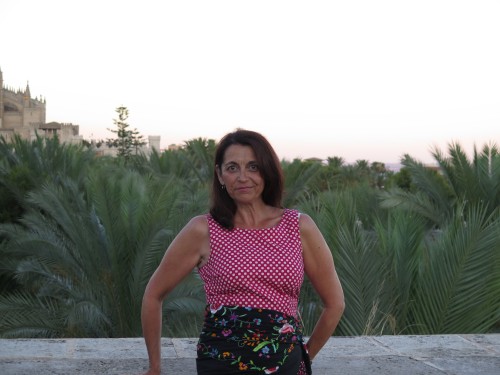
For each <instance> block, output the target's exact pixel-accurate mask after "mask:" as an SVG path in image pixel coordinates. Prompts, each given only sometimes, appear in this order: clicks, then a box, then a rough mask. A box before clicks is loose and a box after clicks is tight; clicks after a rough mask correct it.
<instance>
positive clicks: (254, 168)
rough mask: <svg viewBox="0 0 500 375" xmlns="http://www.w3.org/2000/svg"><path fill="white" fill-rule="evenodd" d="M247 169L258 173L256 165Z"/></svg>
mask: <svg viewBox="0 0 500 375" xmlns="http://www.w3.org/2000/svg"><path fill="white" fill-rule="evenodd" d="M248 169H250V170H251V171H258V170H259V166H258V165H257V164H252V165H251V166H250V167H249V168H248Z"/></svg>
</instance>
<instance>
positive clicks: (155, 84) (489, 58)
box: [0, 0, 500, 163]
mask: <svg viewBox="0 0 500 375" xmlns="http://www.w3.org/2000/svg"><path fill="white" fill-rule="evenodd" d="M0 10H1V13H2V22H1V23H0V33H1V35H2V36H3V37H2V46H1V47H0V69H1V70H2V72H3V79H4V86H6V87H10V88H13V89H16V90H17V89H21V90H24V88H25V87H26V84H27V82H29V86H30V90H31V95H32V97H40V96H42V97H43V98H45V99H46V100H47V122H50V121H57V122H63V123H73V124H75V125H79V126H80V134H81V135H83V136H84V138H86V139H89V140H90V139H105V138H112V137H114V134H113V133H111V132H110V131H108V130H107V129H108V128H114V125H113V119H115V118H116V117H117V115H116V112H115V109H116V108H117V107H119V106H125V107H127V108H128V109H129V111H130V117H129V119H128V123H129V124H130V126H131V127H132V128H136V129H137V130H138V131H139V132H140V134H142V135H144V136H146V137H147V136H148V135H159V136H161V147H162V148H166V147H168V146H169V145H170V144H182V143H184V142H185V141H188V140H191V139H194V138H200V137H201V138H208V139H215V140H218V139H220V137H222V136H223V135H224V134H225V133H227V132H229V131H233V130H234V129H236V128H245V129H250V130H255V131H258V132H261V133H262V134H263V135H264V136H266V137H267V138H268V139H269V141H270V142H271V143H272V145H273V146H274V147H275V149H276V151H277V153H278V156H279V157H280V158H284V159H289V160H291V159H294V158H302V159H306V158H312V157H317V158H321V159H326V158H327V157H342V158H343V159H344V160H345V161H346V162H348V163H352V162H355V161H356V160H368V161H370V162H375V161H379V162H383V163H398V162H399V161H400V159H401V157H402V156H403V154H409V155H411V156H413V157H415V158H416V159H417V160H420V161H422V162H424V163H432V162H433V161H434V160H433V158H432V155H431V150H432V148H433V147H437V148H438V149H440V150H441V151H442V152H444V153H446V152H447V148H448V145H449V144H450V143H452V142H457V143H459V144H460V145H461V146H462V147H463V148H464V150H465V151H466V152H467V153H468V154H471V153H472V150H473V147H474V145H475V146H476V147H477V148H478V149H479V150H481V148H482V147H483V146H484V145H485V144H488V143H492V142H493V143H496V144H497V145H499V143H500V69H499V68H498V67H499V66H500V48H498V46H499V45H500V22H498V19H500V3H499V2H498V1H482V0H480V1H458V2H457V1H451V0H434V1H428V0H423V1H420V2H405V1H400V0H399V1H396V0H394V1H388V0H381V1H378V2H373V1H359V0H353V1H349V2H332V1H314V0H312V1H307V2H306V1H286V2H285V1H265V2H264V1H252V2H245V1H234V0H233V1H210V2H206V1H189V0H186V1H182V2H161V1H152V0H150V1H143V2H140V3H139V2H137V1H130V0H125V1H124V0H122V1H116V0H111V1H102V2H101V1H99V2H97V1H96V0H90V1H85V2H83V1H73V2H68V1H62V0H48V1H45V2H39V1H35V0H3V1H2V4H1V6H0Z"/></svg>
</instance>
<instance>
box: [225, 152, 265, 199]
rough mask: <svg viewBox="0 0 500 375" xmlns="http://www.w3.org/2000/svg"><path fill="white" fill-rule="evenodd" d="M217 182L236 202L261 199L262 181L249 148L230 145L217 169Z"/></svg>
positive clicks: (253, 154)
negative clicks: (223, 186)
mask: <svg viewBox="0 0 500 375" xmlns="http://www.w3.org/2000/svg"><path fill="white" fill-rule="evenodd" d="M217 175H218V177H219V182H220V183H221V184H223V185H225V188H226V190H227V193H228V194H229V196H230V197H231V198H233V199H234V200H235V201H236V202H240V203H250V202H252V201H254V200H259V199H262V198H261V196H262V192H263V191H264V179H263V178H262V175H261V174H260V169H259V165H258V163H257V158H256V157H255V153H254V151H253V149H252V147H250V146H243V145H231V146H229V147H228V148H227V149H226V152H225V153H224V160H223V161H222V165H219V166H218V168H217Z"/></svg>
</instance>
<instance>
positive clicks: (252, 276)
mask: <svg viewBox="0 0 500 375" xmlns="http://www.w3.org/2000/svg"><path fill="white" fill-rule="evenodd" d="M207 220H208V228H209V232H210V257H209V259H208V262H207V263H206V264H205V265H203V266H202V267H200V269H199V270H198V272H199V274H200V276H201V278H202V280H203V281H204V283H205V292H206V296H207V303H208V304H210V305H212V306H214V307H218V306H221V305H228V306H235V305H236V306H245V307H253V308H263V309H272V310H277V311H280V312H284V313H286V314H289V315H292V316H294V317H296V316H297V305H298V299H299V293H300V287H301V285H302V282H303V280H304V261H303V258H302V243H301V241H300V231H299V212H298V211H296V210H290V209H285V210H284V212H283V216H282V218H281V220H280V222H279V223H278V224H277V225H276V226H274V227H271V228H263V229H242V228H233V229H231V230H228V229H225V228H224V227H222V226H221V225H220V224H219V223H217V222H216V221H215V220H214V219H213V218H212V216H211V215H207Z"/></svg>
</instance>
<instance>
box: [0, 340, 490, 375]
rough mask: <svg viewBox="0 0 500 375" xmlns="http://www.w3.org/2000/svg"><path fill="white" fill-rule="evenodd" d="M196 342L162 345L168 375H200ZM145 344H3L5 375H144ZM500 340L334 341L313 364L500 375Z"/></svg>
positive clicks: (330, 368) (322, 369) (346, 369)
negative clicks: (142, 373)
mask: <svg viewBox="0 0 500 375" xmlns="http://www.w3.org/2000/svg"><path fill="white" fill-rule="evenodd" d="M196 342H197V339H193V338H185V339H171V338H163V339H162V357H163V369H164V373H165V374H179V375H184V374H193V375H194V374H196V364H195V358H196ZM146 368H147V352H146V347H145V345H144V341H143V339H142V338H117V339H0V373H1V374H2V375H17V374H28V373H36V374H37V375H48V374H70V373H71V374H73V373H77V374H89V375H93V374H96V375H97V374H113V375H115V374H122V375H127V374H140V373H141V371H144V370H145V369H146ZM499 369H500V334H490V335H433V336H358V337H332V338H331V339H330V340H329V341H328V343H327V344H326V345H325V347H324V349H323V350H322V351H321V353H320V354H319V355H318V356H317V358H316V359H315V361H314V367H313V370H314V375H319V374H348V375H351V374H353V375H357V374H389V375H392V374H394V375H399V374H405V375H413V374H415V375H416V374H419V375H427V374H471V375H476V374H485V375H490V374H491V375H493V374H494V375H498V374H500V370H499Z"/></svg>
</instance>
